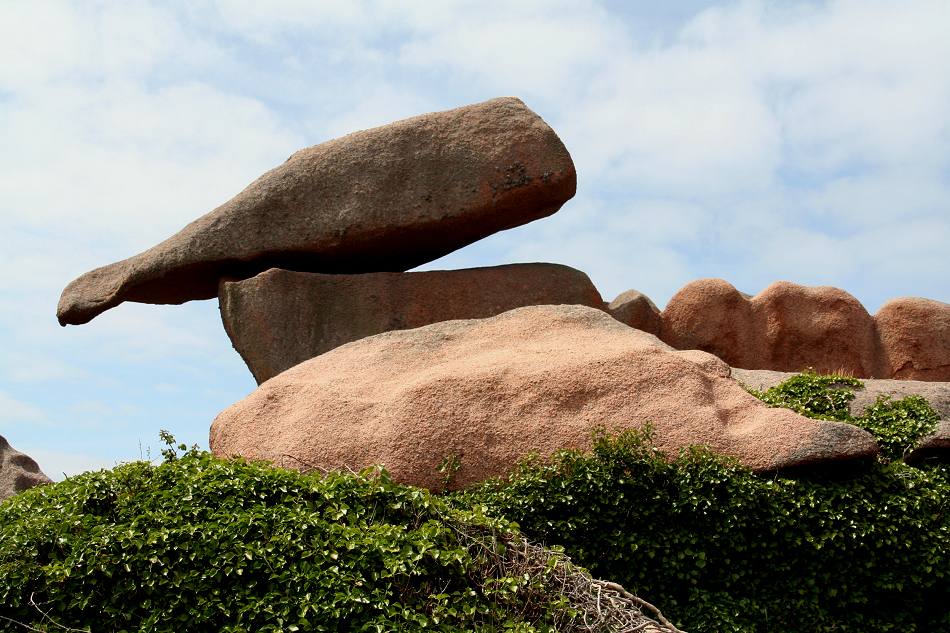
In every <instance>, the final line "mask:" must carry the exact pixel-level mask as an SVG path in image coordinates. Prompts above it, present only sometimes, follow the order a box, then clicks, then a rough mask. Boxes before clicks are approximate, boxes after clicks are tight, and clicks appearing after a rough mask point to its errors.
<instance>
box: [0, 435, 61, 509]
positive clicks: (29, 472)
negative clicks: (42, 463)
mask: <svg viewBox="0 0 950 633" xmlns="http://www.w3.org/2000/svg"><path fill="white" fill-rule="evenodd" d="M48 483H52V482H51V480H50V478H49V477H47V476H46V475H44V474H43V471H41V470H40V467H39V466H38V465H37V464H36V462H35V461H33V459H32V458H31V457H29V456H27V455H24V454H23V453H21V452H19V451H17V450H15V449H14V448H13V447H12V446H10V443H9V442H7V440H6V439H5V438H4V437H3V436H2V435H0V501H2V500H4V499H7V498H9V497H12V496H13V495H15V494H17V493H18V492H23V491H24V490H26V489H28V488H32V487H33V486H39V485H40V484H48Z"/></svg>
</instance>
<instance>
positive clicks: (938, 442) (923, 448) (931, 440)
mask: <svg viewBox="0 0 950 633" xmlns="http://www.w3.org/2000/svg"><path fill="white" fill-rule="evenodd" d="M931 459H938V460H941V461H946V460H948V459H950V420H941V421H940V422H938V423H937V428H936V429H935V430H934V432H933V433H931V434H930V435H928V436H926V437H924V438H921V440H920V443H919V444H918V445H917V448H915V449H914V450H912V451H911V452H910V454H909V455H907V457H905V458H904V461H905V462H907V463H908V464H919V463H921V462H924V461H929V460H931Z"/></svg>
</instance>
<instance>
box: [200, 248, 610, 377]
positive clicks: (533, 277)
mask: <svg viewBox="0 0 950 633" xmlns="http://www.w3.org/2000/svg"><path fill="white" fill-rule="evenodd" d="M218 297H219V301H220V306H221V320H222V321H223V322H224V329H225V330H227V333H228V336H230V337H231V342H232V343H233V344H234V348H235V349H236V350H237V351H238V352H239V353H240V354H241V357H242V358H243V359H244V362H245V363H247V366H248V368H249V369H250V370H251V373H252V374H254V378H255V379H256V380H257V382H258V384H260V383H262V382H264V381H265V380H268V379H270V378H272V377H274V376H276V375H277V374H279V373H280V372H282V371H284V370H286V369H290V368H291V367H293V366H294V365H297V364H298V363H302V362H303V361H305V360H308V359H310V358H313V357H314V356H318V355H320V354H323V353H325V352H328V351H330V350H331V349H334V348H336V347H339V346H340V345H343V344H345V343H349V342H351V341H356V340H359V339H361V338H365V337H367V336H372V335H373V334H380V333H382V332H389V331H391V330H406V329H410V328H416V327H421V326H423V325H429V324H431V323H438V322H439V321H449V320H453V319H480V318H485V317H491V316H495V315H497V314H501V313H502V312H506V311H508V310H511V309H513V308H520V307H523V306H531V305H546V304H580V305H586V306H591V307H595V308H599V307H602V306H603V300H602V299H601V296H600V293H598V292H597V289H596V288H595V287H594V285H593V284H592V283H591V281H590V279H589V278H588V277H587V275H585V274H584V273H582V272H580V271H579V270H575V269H573V268H570V267H568V266H560V265H557V264H511V265H507V266H492V267H486V268H468V269H463V270H435V271H424V272H409V273H367V274H363V275H323V274H319V273H299V272H291V271H287V270H281V269H271V270H268V271H266V272H263V273H261V274H260V275H257V276H256V277H252V278H250V279H246V280H243V281H236V282H230V281H223V282H222V283H221V287H220V292H219V295H218Z"/></svg>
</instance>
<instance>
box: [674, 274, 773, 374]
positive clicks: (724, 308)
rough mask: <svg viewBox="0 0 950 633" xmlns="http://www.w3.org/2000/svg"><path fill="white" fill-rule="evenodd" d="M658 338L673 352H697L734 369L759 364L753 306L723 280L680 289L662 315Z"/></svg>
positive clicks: (697, 281) (714, 280)
mask: <svg viewBox="0 0 950 633" xmlns="http://www.w3.org/2000/svg"><path fill="white" fill-rule="evenodd" d="M661 320H662V323H661V326H660V335H659V336H660V338H661V339H663V341H664V342H666V343H668V344H669V345H672V346H673V347H675V348H676V349H699V350H702V351H704V352H709V353H710V354H714V355H716V356H718V357H719V358H721V359H722V360H724V361H725V362H727V363H728V364H729V365H732V366H733V367H751V366H756V365H757V363H758V362H759V360H758V358H757V356H758V346H757V341H756V335H755V331H754V326H753V316H752V306H751V305H750V304H749V298H748V295H745V294H742V293H741V292H739V291H738V290H736V289H735V287H733V285H732V284H730V283H729V282H728V281H726V280H724V279H698V280H696V281H692V282H690V283H688V284H686V285H685V286H683V287H682V288H681V289H680V290H679V291H678V292H677V293H676V294H675V295H673V297H671V298H670V300H669V301H668V302H667V304H666V307H665V308H664V309H663V312H662V314H661Z"/></svg>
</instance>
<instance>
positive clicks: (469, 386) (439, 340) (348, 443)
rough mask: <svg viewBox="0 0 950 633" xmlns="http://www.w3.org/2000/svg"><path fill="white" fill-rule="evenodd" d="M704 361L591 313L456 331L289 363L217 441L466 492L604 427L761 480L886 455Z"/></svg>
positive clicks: (531, 314)
mask: <svg viewBox="0 0 950 633" xmlns="http://www.w3.org/2000/svg"><path fill="white" fill-rule="evenodd" d="M692 356H697V355H696V354H693V355H692ZM699 356H702V358H699V359H697V360H699V361H701V362H702V363H703V365H699V364H697V363H695V362H693V361H692V360H691V355H690V354H683V353H681V352H676V351H675V350H672V349H671V348H670V347H669V346H667V345H665V344H663V343H662V342H661V341H660V340H659V339H657V338H656V337H654V336H652V335H650V334H647V333H645V332H642V331H639V330H635V329H633V328H630V327H627V326H625V325H623V324H621V323H619V322H617V321H616V320H614V319H613V318H611V317H610V316H609V315H608V314H606V313H605V312H603V311H601V310H597V309H593V308H589V307H585V306H577V305H573V306H565V305H562V306H532V307H525V308H518V309H515V310H511V311H508V312H505V313H503V314H500V315H498V316H495V317H491V318H487V319H475V320H460V321H445V322H441V323H436V324H433V325H428V326H425V327H421V328H416V329H412V330H400V331H393V332H386V333H383V334H378V335H376V336H371V337H368V338H364V339H361V340H359V341H355V342H352V343H348V344H346V345H343V346H341V347H338V348H336V349H334V350H331V351H329V352H327V353H325V354H322V355H320V356H317V357H315V358H312V359H310V360H308V361H306V362H303V363H301V364H299V365H296V366H295V367H292V368H291V369H289V370H287V371H285V372H283V373H281V374H279V375H278V376H276V377H274V378H272V379H271V380H269V381H267V382H265V383H264V384H263V385H261V386H260V387H258V389H257V390H256V391H255V392H254V393H252V394H251V395H250V396H248V397H247V398H245V399H244V400H242V401H240V402H238V403H236V404H234V405H232V406H231V407H229V408H228V409H226V410H225V411H223V412H222V413H221V414H220V415H218V417H217V418H216V419H215V421H214V423H213V424H212V427H211V437H210V445H211V450H212V452H213V453H214V454H216V455H219V456H232V455H240V456H243V457H246V458H249V459H265V460H270V461H272V462H275V463H276V464H278V465H281V466H286V467H291V468H297V469H301V470H310V469H346V468H352V469H359V468H363V467H366V466H370V465H374V464H382V465H384V466H385V467H386V468H387V469H388V470H389V471H390V472H391V473H392V475H393V477H394V478H395V479H396V480H398V481H401V482H405V483H410V484H415V485H421V486H426V487H429V488H440V487H442V485H443V475H442V474H441V473H440V472H439V467H440V465H442V464H445V463H457V464H458V465H459V466H460V468H459V469H458V471H457V472H455V473H454V474H455V479H454V481H453V484H452V485H454V486H464V485H466V484H470V483H473V482H477V481H480V480H483V479H486V478H488V477H491V476H495V475H504V474H505V473H507V472H509V471H510V470H511V469H512V468H513V467H514V466H515V465H516V463H517V462H518V461H519V459H521V458H522V457H524V456H525V455H527V454H529V453H532V452H536V453H539V454H541V455H542V456H544V455H549V454H551V453H553V452H555V451H557V450H560V449H566V448H577V449H584V448H587V447H589V446H590V442H591V440H592V433H593V431H594V430H595V429H596V428H598V427H602V428H604V429H606V430H607V431H608V432H616V431H620V430H623V429H627V428H642V427H643V426H644V425H647V424H650V425H652V427H653V429H654V432H655V442H656V444H657V446H658V447H659V448H660V449H661V450H663V451H665V452H667V453H669V454H675V453H676V452H677V451H678V450H679V449H681V448H685V447H687V446H690V445H693V444H705V445H708V446H710V447H711V448H712V449H713V450H715V451H717V452H720V453H723V454H726V455H731V456H734V457H737V458H738V459H739V460H740V461H741V462H743V463H744V464H746V465H748V466H750V467H752V468H753V469H755V470H756V471H773V470H780V469H785V468H790V467H798V466H803V465H809V464H815V463H826V462H835V461H840V460H852V459H856V458H864V457H868V456H872V455H874V454H876V452H877V450H878V449H877V444H876V443H875V441H874V439H873V437H872V436H871V435H870V434H869V433H867V432H865V431H863V430H861V429H858V428H856V427H854V426H851V425H847V424H842V423H837V422H819V421H814V420H809V419H807V418H804V417H802V416H800V415H798V414H796V413H793V412H791V411H789V410H785V409H773V408H769V407H767V406H766V405H765V404H764V403H762V402H760V401H759V400H757V399H756V398H754V397H753V396H751V395H750V394H748V393H747V392H746V391H745V390H743V389H742V387H741V386H740V385H739V384H738V383H737V382H735V381H734V380H732V379H730V378H727V377H725V376H723V375H721V374H722V371H721V369H722V364H721V363H718V362H717V361H716V359H713V358H711V357H709V356H708V355H702V354H700V355H699Z"/></svg>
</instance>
